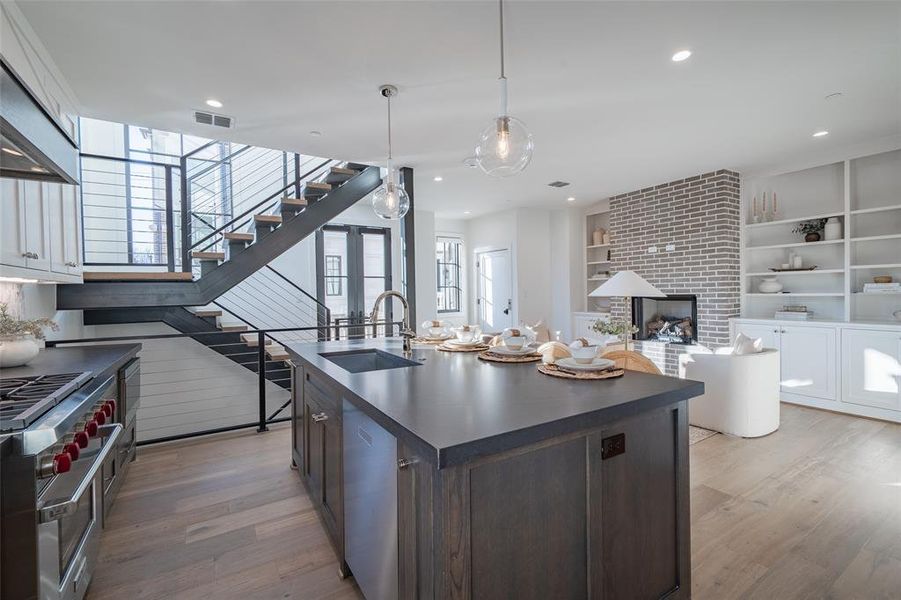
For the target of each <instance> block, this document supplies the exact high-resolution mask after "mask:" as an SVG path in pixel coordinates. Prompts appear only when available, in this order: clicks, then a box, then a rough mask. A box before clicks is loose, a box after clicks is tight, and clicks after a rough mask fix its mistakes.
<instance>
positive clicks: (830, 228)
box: [824, 217, 842, 240]
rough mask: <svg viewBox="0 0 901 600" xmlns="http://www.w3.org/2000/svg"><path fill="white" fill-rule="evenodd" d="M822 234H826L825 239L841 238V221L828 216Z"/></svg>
mask: <svg viewBox="0 0 901 600" xmlns="http://www.w3.org/2000/svg"><path fill="white" fill-rule="evenodd" d="M824 234H825V236H826V240H840V239H842V222H841V221H839V220H838V219H837V218H835V217H832V218H830V219H829V220H828V221H826V227H825V230H824Z"/></svg>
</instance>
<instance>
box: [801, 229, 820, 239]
mask: <svg viewBox="0 0 901 600" xmlns="http://www.w3.org/2000/svg"><path fill="white" fill-rule="evenodd" d="M804 241H805V242H819V241H820V234H819V233H817V232H816V231H814V232H812V233H808V234H807V235H805V236H804Z"/></svg>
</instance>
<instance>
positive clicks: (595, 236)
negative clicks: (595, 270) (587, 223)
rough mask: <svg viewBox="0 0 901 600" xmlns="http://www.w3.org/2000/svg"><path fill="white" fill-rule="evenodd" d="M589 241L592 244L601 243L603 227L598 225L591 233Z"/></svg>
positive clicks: (598, 244) (602, 241)
mask: <svg viewBox="0 0 901 600" xmlns="http://www.w3.org/2000/svg"><path fill="white" fill-rule="evenodd" d="M591 243H592V244H593V245H594V246H600V245H601V244H603V243H604V230H603V229H601V228H600V227H598V228H597V229H595V230H594V232H593V233H592V234H591Z"/></svg>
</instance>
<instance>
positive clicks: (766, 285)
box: [757, 277, 782, 294]
mask: <svg viewBox="0 0 901 600" xmlns="http://www.w3.org/2000/svg"><path fill="white" fill-rule="evenodd" d="M757 289H758V290H759V291H760V293H762V294H776V293H778V292H781V291H782V284H781V283H779V280H778V279H776V278H775V277H764V278H763V281H761V282H760V285H758V286H757Z"/></svg>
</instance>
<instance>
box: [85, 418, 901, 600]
mask: <svg viewBox="0 0 901 600" xmlns="http://www.w3.org/2000/svg"><path fill="white" fill-rule="evenodd" d="M289 443H290V433H289V429H288V428H286V427H284V426H282V427H281V428H279V429H274V430H273V431H272V432H270V433H267V434H262V435H258V434H256V433H253V432H246V433H238V434H231V435H228V436H217V437H215V438H208V439H204V440H201V441H194V442H190V443H180V444H173V445H167V446H159V447H154V448H141V449H140V450H139V458H138V461H137V462H135V463H134V464H132V466H131V470H130V472H129V474H128V478H127V480H126V482H125V484H124V486H123V488H122V491H121V492H120V495H119V498H118V500H117V503H116V506H115V507H114V509H113V514H112V516H111V519H110V524H109V527H108V529H107V530H106V531H105V532H104V534H103V539H102V543H101V565H100V567H99V569H98V572H97V574H96V576H95V579H94V581H93V583H92V584H91V588H90V590H89V593H88V599H89V600H100V599H107V598H116V599H122V598H127V599H129V600H132V599H138V598H161V599H162V598H166V599H175V598H177V599H182V598H205V599H207V600H209V599H211V598H215V599H216V600H222V599H232V598H234V599H239V598H240V599H253V600H256V599H267V598H304V599H306V598H311V599H312V598H360V595H359V592H358V591H357V589H356V587H355V586H354V585H353V583H352V581H341V580H340V579H338V576H337V561H336V560H335V557H334V554H333V553H332V549H331V546H330V545H329V542H328V540H327V539H326V534H325V531H324V530H323V529H322V527H321V525H320V524H319V521H318V518H317V516H316V513H315V511H314V510H313V509H312V507H311V505H310V502H309V500H308V498H307V496H306V493H305V491H304V488H303V486H302V485H301V483H300V481H299V480H298V478H297V474H296V473H295V472H294V471H292V470H290V469H289V467H288V460H289V459H288V455H289V448H288V446H289ZM691 476H692V496H691V501H692V506H691V508H692V597H693V598H695V599H716V600H724V599H728V598H765V599H766V600H789V599H793V598H836V599H837V598H854V599H861V600H863V599H867V600H869V599H872V598H901V426H898V425H891V424H887V423H882V422H879V421H870V420H866V419H858V418H854V417H848V416H843V415H837V414H832V413H827V412H821V411H816V410H812V409H805V408H800V407H796V406H791V405H783V410H782V426H781V428H780V430H779V431H778V432H776V433H774V434H773V435H770V436H767V437H765V438H761V439H757V440H742V439H738V438H730V437H727V436H723V435H716V436H713V437H711V438H708V439H706V440H704V441H702V442H699V443H697V444H695V445H693V446H692V447H691Z"/></svg>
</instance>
